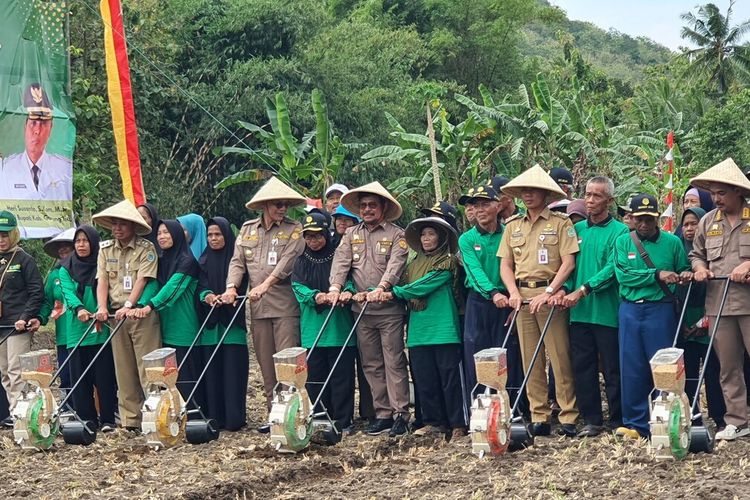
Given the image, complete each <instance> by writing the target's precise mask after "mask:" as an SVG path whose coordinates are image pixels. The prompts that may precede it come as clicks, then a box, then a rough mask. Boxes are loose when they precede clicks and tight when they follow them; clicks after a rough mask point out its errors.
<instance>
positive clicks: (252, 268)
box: [227, 217, 305, 319]
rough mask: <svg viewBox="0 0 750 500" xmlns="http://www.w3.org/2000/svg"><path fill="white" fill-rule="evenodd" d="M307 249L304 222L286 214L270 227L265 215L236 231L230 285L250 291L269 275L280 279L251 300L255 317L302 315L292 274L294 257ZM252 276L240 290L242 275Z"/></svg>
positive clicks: (251, 309)
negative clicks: (257, 298)
mask: <svg viewBox="0 0 750 500" xmlns="http://www.w3.org/2000/svg"><path fill="white" fill-rule="evenodd" d="M304 250H305V241H304V240H303V239H302V224H300V223H299V222H296V221H293V220H291V219H287V218H284V220H283V221H282V222H280V223H279V222H274V223H273V224H271V227H270V228H268V229H266V228H265V227H263V218H262V217H259V218H257V219H252V220H249V221H247V222H245V223H244V224H243V225H242V228H241V229H240V234H238V235H237V241H236V243H235V246H234V255H233V256H232V261H231V262H230V263H229V273H228V276H227V285H230V284H231V285H234V286H235V288H237V293H238V294H240V295H242V294H243V293H245V292H247V291H250V290H251V289H252V288H253V287H256V286H258V285H260V284H261V283H263V281H265V280H266V278H268V277H269V276H273V277H275V278H276V279H278V280H279V282H278V283H276V284H275V285H273V286H272V287H271V288H269V289H268V292H266V294H265V295H263V297H261V299H260V300H259V301H257V302H250V301H249V300H248V302H247V303H248V304H249V305H250V314H251V317H252V318H257V319H267V318H284V317H289V316H299V304H298V303H297V299H296V298H295V297H294V292H292V281H291V278H290V275H291V274H292V269H293V268H294V261H295V260H296V259H297V257H299V256H300V255H302V252H304ZM245 272H247V274H248V276H249V280H248V288H247V290H239V286H240V284H241V283H242V278H243V277H244V276H245Z"/></svg>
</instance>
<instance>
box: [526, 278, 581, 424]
mask: <svg viewBox="0 0 750 500" xmlns="http://www.w3.org/2000/svg"><path fill="white" fill-rule="evenodd" d="M528 292H529V290H527V289H523V288H522V289H521V295H522V296H523V298H524V299H530V298H532V297H533V295H531V294H528ZM537 294H538V292H536V293H535V294H534V295H537ZM527 295H528V296H527ZM549 311H550V308H549V307H548V306H543V307H542V308H541V310H540V311H539V312H537V313H536V314H534V315H532V314H531V313H529V308H528V306H523V307H522V308H521V311H520V312H519V314H518V318H517V320H516V324H517V325H518V333H519V336H518V338H519V341H520V343H521V358H522V359H523V368H524V373H525V372H526V371H527V370H528V368H529V364H530V363H531V357H532V356H533V354H534V349H535V348H536V344H537V342H539V337H540V336H541V333H542V329H543V328H544V324H545V323H546V321H547V316H548V315H549ZM545 354H548V355H549V359H550V362H551V363H552V370H553V371H554V373H555V395H556V397H557V402H558V404H559V405H560V408H561V411H560V415H559V419H560V423H561V424H575V423H576V420H577V419H578V409H577V408H576V393H575V386H574V385H573V367H572V365H571V362H570V344H569V342H568V311H566V310H559V309H556V310H555V314H554V315H553V316H552V323H551V324H550V326H549V330H547V335H546V336H545V337H544V343H543V344H542V347H541V349H540V351H539V355H538V356H537V359H536V362H535V363H534V368H533V369H532V371H531V375H530V376H529V381H528V383H527V386H526V388H527V389H526V390H527V394H528V397H529V406H530V409H531V421H532V422H549V421H550V418H551V417H552V410H551V408H550V407H549V402H548V401H547V374H546V370H545V365H546V363H545Z"/></svg>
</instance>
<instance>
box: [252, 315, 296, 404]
mask: <svg viewBox="0 0 750 500" xmlns="http://www.w3.org/2000/svg"><path fill="white" fill-rule="evenodd" d="M248 309H249V308H248ZM247 327H248V329H249V330H250V331H251V332H252V336H253V346H254V347H255V357H256V359H257V360H258V366H259V367H260V373H261V375H263V390H264V391H265V393H266V406H267V407H268V410H269V411H270V410H271V399H272V398H273V388H274V387H275V386H276V370H275V369H274V366H273V355H274V354H276V353H277V352H279V351H281V350H283V349H286V348H287V347H297V346H299V316H287V317H284V318H266V319H252V320H251V321H248V326H247Z"/></svg>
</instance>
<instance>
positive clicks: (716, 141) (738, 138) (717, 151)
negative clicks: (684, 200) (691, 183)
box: [692, 89, 750, 170]
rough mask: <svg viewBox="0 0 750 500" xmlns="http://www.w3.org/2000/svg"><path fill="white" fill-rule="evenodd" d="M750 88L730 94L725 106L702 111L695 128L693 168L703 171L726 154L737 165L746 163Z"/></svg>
mask: <svg viewBox="0 0 750 500" xmlns="http://www.w3.org/2000/svg"><path fill="white" fill-rule="evenodd" d="M748 116H750V90H748V89H745V90H742V91H741V92H738V93H737V94H734V95H732V96H731V97H730V98H729V99H728V100H727V102H726V104H725V105H723V106H721V107H720V108H718V109H717V110H715V111H714V112H713V113H710V114H706V115H704V116H703V118H701V120H700V121H699V122H698V124H697V125H696V127H695V132H694V137H693V144H692V150H693V167H694V168H695V169H697V170H704V169H706V168H708V167H711V166H712V165H715V164H716V163H719V162H720V161H722V160H723V159H725V158H727V157H731V158H732V159H734V161H735V162H737V164H738V165H740V166H745V167H747V166H750V129H748V127H747V117H748Z"/></svg>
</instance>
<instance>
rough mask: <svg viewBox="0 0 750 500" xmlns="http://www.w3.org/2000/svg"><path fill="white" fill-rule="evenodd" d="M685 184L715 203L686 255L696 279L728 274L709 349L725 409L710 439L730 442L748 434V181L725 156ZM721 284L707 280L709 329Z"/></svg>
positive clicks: (699, 225) (749, 312) (749, 263)
mask: <svg viewBox="0 0 750 500" xmlns="http://www.w3.org/2000/svg"><path fill="white" fill-rule="evenodd" d="M690 185H691V186H696V187H699V188H703V189H706V190H708V191H710V192H711V197H712V198H713V200H714V203H716V207H717V208H716V209H714V210H712V211H710V212H708V213H707V214H706V215H705V216H704V217H703V218H702V219H701V220H700V222H699V223H698V230H697V231H696V234H695V238H694V240H693V250H692V251H691V252H690V262H691V264H692V266H693V271H695V274H694V275H693V278H694V279H695V280H696V281H705V280H707V279H709V278H712V277H714V276H730V277H731V279H732V281H734V282H735V283H732V284H731V285H729V291H728V294H727V300H726V303H725V304H724V309H723V311H722V316H721V321H720V322H719V328H718V330H717V331H716V338H715V339H714V349H715V351H716V354H717V356H718V357H719V365H720V367H721V371H720V375H719V377H720V382H721V388H722V392H723V393H724V401H725V403H726V406H727V413H726V415H725V417H724V418H725V421H726V423H727V425H726V427H725V428H724V429H721V430H719V432H717V433H716V439H723V440H729V441H731V440H734V439H736V438H738V437H743V436H747V435H748V434H750V429H748V425H747V424H748V413H747V399H746V394H747V387H746V381H745V378H744V376H743V371H742V366H743V363H744V356H745V350H750V286H748V285H747V284H746V283H748V273H750V205H748V203H747V202H746V201H745V197H747V196H750V181H748V180H747V178H746V177H745V175H744V174H743V173H742V170H740V168H739V167H738V166H737V165H736V164H735V163H734V161H732V159H731V158H727V159H726V160H724V161H723V162H721V163H719V164H718V165H715V166H714V167H712V168H710V169H708V170H706V171H705V172H703V173H702V174H700V175H699V176H697V177H695V178H693V179H691V180H690ZM724 284H725V283H724V281H709V282H708V284H707V291H706V315H708V317H709V324H710V325H714V323H715V322H716V316H717V314H718V312H719V305H720V303H721V297H722V292H723V287H724Z"/></svg>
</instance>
